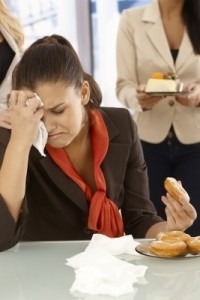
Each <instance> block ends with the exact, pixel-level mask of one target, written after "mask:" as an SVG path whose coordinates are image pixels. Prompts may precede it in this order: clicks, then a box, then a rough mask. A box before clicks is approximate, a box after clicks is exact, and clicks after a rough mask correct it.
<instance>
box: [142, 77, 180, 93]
mask: <svg viewBox="0 0 200 300" xmlns="http://www.w3.org/2000/svg"><path fill="white" fill-rule="evenodd" d="M145 92H146V93H150V92H176V81H175V80H172V79H154V78H150V79H149V80H148V82H147V85H146V88H145Z"/></svg>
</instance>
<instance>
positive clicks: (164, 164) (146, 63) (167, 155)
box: [117, 0, 200, 235]
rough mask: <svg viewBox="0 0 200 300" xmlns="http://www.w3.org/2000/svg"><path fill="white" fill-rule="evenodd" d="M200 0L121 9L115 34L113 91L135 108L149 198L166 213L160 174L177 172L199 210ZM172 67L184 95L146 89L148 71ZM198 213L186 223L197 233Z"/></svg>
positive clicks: (159, 1)
mask: <svg viewBox="0 0 200 300" xmlns="http://www.w3.org/2000/svg"><path fill="white" fill-rule="evenodd" d="M199 28H200V1H199V0H185V1H184V0H155V1H153V2H152V3H151V4H149V5H147V6H143V7H140V8H136V9H135V8H132V9H128V10H125V11H124V12H123V14H122V17H121V21H120V25H119V29H118V38H117V72H118V74H117V96H118V99H119V101H120V102H121V103H123V104H124V105H125V106H126V107H127V108H130V109H133V111H134V118H135V120H136V123H137V126H138V132H139V137H140V139H141V141H142V146H143V151H144V156H145V160H146V163H147V167H148V173H149V184H150V193H151V199H152V201H153V202H154V204H155V206H156V208H157V211H158V214H159V215H161V216H164V205H163V204H162V201H161V200H160V195H162V194H163V192H164V187H163V180H164V178H165V177H167V176H173V177H176V178H177V179H178V180H180V181H181V182H182V184H183V185H184V186H185V188H186V189H187V191H188V192H189V195H190V198H191V202H192V204H193V205H194V206H195V207H196V209H197V213H198V212H200V202H199V198H200V189H199V178H200V86H199V83H200V55H199V54H200V35H199ZM155 72H162V73H164V74H167V73H175V74H176V75H177V76H178V78H179V79H180V80H181V81H183V83H184V89H185V90H186V91H188V93H187V94H185V95H184V96H178V97H175V96H167V97H160V96H159V97H155V96H149V95H147V94H146V93H145V92H144V88H145V85H146V83H147V80H148V78H149V77H151V74H152V73H155ZM199 228H200V218H199V219H197V220H196V221H195V223H194V224H193V226H192V227H191V228H190V229H189V233H190V234H193V235H197V234H199Z"/></svg>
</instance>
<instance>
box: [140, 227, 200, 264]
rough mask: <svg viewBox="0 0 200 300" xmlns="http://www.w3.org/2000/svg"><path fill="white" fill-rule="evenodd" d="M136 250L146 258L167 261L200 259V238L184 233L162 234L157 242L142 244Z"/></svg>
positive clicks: (158, 236)
mask: <svg viewBox="0 0 200 300" xmlns="http://www.w3.org/2000/svg"><path fill="white" fill-rule="evenodd" d="M135 250H136V251H137V252H138V253H140V254H142V255H145V256H150V257H156V258H167V259H174V258H176V259H178V258H194V257H200V236H196V237H191V236H190V235H189V234H186V233H184V232H182V231H171V232H160V233H159V234H158V235H157V237H156V239H155V240H151V241H148V242H147V243H141V244H139V245H137V246H136V248H135Z"/></svg>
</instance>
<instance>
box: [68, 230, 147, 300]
mask: <svg viewBox="0 0 200 300" xmlns="http://www.w3.org/2000/svg"><path fill="white" fill-rule="evenodd" d="M96 239H97V241H98V242H97V245H96V246H95V240H96ZM101 239H102V241H105V239H108V241H109V240H112V241H110V242H109V243H108V244H110V245H109V246H108V247H104V249H103V248H102V245H103V244H101V245H100V246H99V240H101ZM129 239H130V237H129V238H125V237H121V238H111V239H110V238H107V237H105V236H103V235H98V234H97V235H94V237H93V239H92V241H91V242H90V244H89V246H88V247H87V248H86V250H85V251H84V252H82V253H79V254H77V255H75V256H73V257H71V258H68V259H67V260H66V265H68V266H70V267H72V268H74V269H75V281H74V282H73V284H72V286H71V288H70V292H71V293H72V294H73V295H75V294H76V293H81V294H84V295H85V294H92V295H104V294H105V295H109V296H122V295H124V294H128V293H135V291H136V289H137V288H136V287H134V284H135V283H141V282H139V278H141V277H144V274H145V272H146V270H147V267H146V266H142V265H134V264H133V263H128V262H126V261H123V260H120V259H119V258H117V257H115V256H113V255H112V254H111V253H117V254H122V253H127V251H128V253H130V248H129V247H128V246H127V245H128V243H124V242H123V241H126V242H127V241H128V240H129ZM130 240H131V239H130ZM132 240H133V238H132ZM120 241H122V245H124V246H125V248H124V250H123V246H122V245H120V249H116V248H115V247H113V246H112V247H111V244H112V243H113V245H115V246H116V245H119V244H120ZM132 242H133V241H132ZM131 244H132V243H131ZM104 246H105V244H104ZM114 248H115V249H114ZM109 251H111V252H109ZM143 283H145V281H144V282H143Z"/></svg>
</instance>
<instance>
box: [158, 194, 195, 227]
mask: <svg viewBox="0 0 200 300" xmlns="http://www.w3.org/2000/svg"><path fill="white" fill-rule="evenodd" d="M162 201H163V203H164V204H165V205H166V208H165V212H166V217H167V222H166V231H170V230H181V231H184V230H186V229H187V228H189V227H190V226H191V225H192V224H193V222H194V221H195V219H196V218H197V213H196V210H195V208H194V207H193V206H192V204H191V203H190V202H189V201H188V198H187V196H181V197H180V198H179V201H177V200H174V199H173V198H172V197H171V196H170V195H169V194H168V193H167V195H166V196H162Z"/></svg>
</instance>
